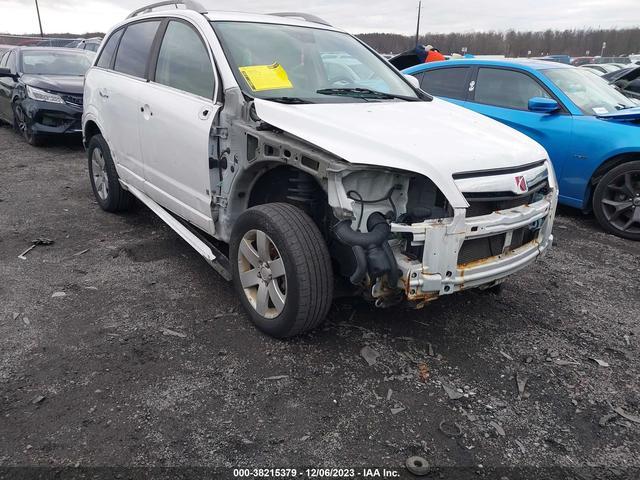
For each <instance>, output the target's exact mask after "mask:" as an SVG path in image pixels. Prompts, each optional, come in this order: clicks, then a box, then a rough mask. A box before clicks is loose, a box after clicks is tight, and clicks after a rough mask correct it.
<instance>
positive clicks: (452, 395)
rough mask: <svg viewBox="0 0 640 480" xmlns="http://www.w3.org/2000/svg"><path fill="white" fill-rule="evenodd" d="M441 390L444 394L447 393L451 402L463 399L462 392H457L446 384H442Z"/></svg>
mask: <svg viewBox="0 0 640 480" xmlns="http://www.w3.org/2000/svg"><path fill="white" fill-rule="evenodd" d="M442 388H443V389H444V391H445V392H447V395H448V396H449V398H450V399H451V400H458V399H460V398H462V397H464V394H463V393H462V392H459V391H458V390H457V389H456V388H454V387H453V386H451V385H449V384H448V383H445V382H442Z"/></svg>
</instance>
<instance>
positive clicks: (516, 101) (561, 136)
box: [466, 67, 573, 174]
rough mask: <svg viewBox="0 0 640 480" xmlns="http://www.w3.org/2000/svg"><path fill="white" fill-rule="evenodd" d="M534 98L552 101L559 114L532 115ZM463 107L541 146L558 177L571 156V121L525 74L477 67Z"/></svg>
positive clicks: (543, 87)
mask: <svg viewBox="0 0 640 480" xmlns="http://www.w3.org/2000/svg"><path fill="white" fill-rule="evenodd" d="M533 97H544V98H553V99H554V100H556V101H558V104H559V105H560V108H561V110H559V111H556V112H553V113H541V112H532V111H530V110H529V99H531V98H533ZM466 106H467V107H468V108H470V109H472V110H474V111H476V112H478V113H482V114H484V115H486V116H488V117H491V118H493V119H494V120H498V121H499V122H502V123H504V124H505V125H508V126H510V127H512V128H514V129H516V130H518V131H520V132H522V133H524V134H525V135H527V136H529V137H531V138H532V139H534V140H535V141H537V142H538V143H540V144H541V145H542V146H543V147H544V148H545V149H546V150H547V153H549V157H550V158H551V161H552V162H553V164H554V167H555V169H556V171H557V172H558V174H560V173H561V170H562V167H563V165H564V163H565V161H566V159H567V157H568V156H569V155H570V153H571V144H572V134H573V117H572V116H571V115H570V114H569V113H568V112H567V111H566V110H565V109H564V108H563V106H562V103H561V102H560V101H559V100H558V99H557V98H556V97H555V96H554V95H553V94H552V93H551V92H550V90H549V89H547V88H546V87H545V86H544V85H542V84H541V83H540V81H539V80H538V79H536V78H535V77H533V76H532V75H530V74H528V73H525V72H524V71H518V70H514V69H507V68H497V67H479V68H478V70H477V75H476V78H475V83H474V84H473V89H472V92H470V95H469V98H468V101H467V105H466Z"/></svg>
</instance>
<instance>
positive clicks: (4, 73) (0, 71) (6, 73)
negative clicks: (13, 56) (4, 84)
mask: <svg viewBox="0 0 640 480" xmlns="http://www.w3.org/2000/svg"><path fill="white" fill-rule="evenodd" d="M2 77H10V78H16V75H15V73H12V72H11V70H10V69H8V68H5V67H3V68H0V78H2Z"/></svg>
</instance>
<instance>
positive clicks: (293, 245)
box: [229, 203, 333, 338]
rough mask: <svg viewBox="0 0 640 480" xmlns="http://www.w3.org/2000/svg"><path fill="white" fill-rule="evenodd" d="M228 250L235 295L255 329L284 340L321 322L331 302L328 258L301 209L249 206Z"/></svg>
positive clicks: (313, 224) (330, 278) (283, 206)
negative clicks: (236, 294)
mask: <svg viewBox="0 0 640 480" xmlns="http://www.w3.org/2000/svg"><path fill="white" fill-rule="evenodd" d="M261 246H262V248H261ZM241 248H242V250H241ZM229 251H230V256H231V269H232V272H233V283H234V286H235V289H236V292H237V293H238V296H239V297H240V301H241V302H242V305H243V306H244V308H245V309H246V311H247V312H248V314H249V316H250V318H251V321H252V322H253V323H254V324H255V326H256V327H258V329H259V330H261V331H262V332H264V333H266V334H268V335H270V336H272V337H276V338H287V337H292V336H294V335H299V334H301V333H304V332H307V331H309V330H312V329H314V328H316V327H317V326H318V325H320V324H321V323H322V321H323V320H324V319H325V317H326V315H327V312H328V311H329V308H330V306H331V302H332V300H333V271H332V269H331V259H330V257H329V251H328V249H327V245H326V243H325V241H324V238H323V237H322V235H321V234H320V230H318V227H317V226H316V225H315V223H313V220H311V218H310V217H309V216H308V215H307V214H306V213H304V212H303V211H302V210H300V209H299V208H297V207H294V206H293V205H289V204H286V203H268V204H265V205H259V206H256V207H253V208H250V209H249V210H247V211H246V212H244V213H243V214H242V215H240V217H239V218H238V220H237V221H236V224H235V226H234V228H233V232H232V234H231V241H230V244H229ZM247 252H249V253H247ZM265 252H266V253H265ZM249 258H251V260H249ZM278 260H280V262H278ZM261 262H262V263H261ZM260 265H262V266H263V267H262V268H261V267H260ZM256 267H258V268H256ZM264 267H266V268H264ZM282 272H284V275H282ZM278 274H281V275H280V276H278ZM265 278H266V279H267V280H266V281H265ZM265 295H266V300H264V299H265ZM261 299H262V300H263V301H261Z"/></svg>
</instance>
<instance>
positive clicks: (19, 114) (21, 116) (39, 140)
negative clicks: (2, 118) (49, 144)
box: [13, 103, 44, 147]
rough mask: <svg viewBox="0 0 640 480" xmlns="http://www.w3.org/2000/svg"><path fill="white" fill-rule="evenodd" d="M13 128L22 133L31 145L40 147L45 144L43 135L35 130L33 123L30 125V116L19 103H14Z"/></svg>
mask: <svg viewBox="0 0 640 480" xmlns="http://www.w3.org/2000/svg"><path fill="white" fill-rule="evenodd" d="M13 128H14V129H15V130H16V132H18V133H19V134H20V135H22V137H23V138H24V139H25V140H26V141H27V143H28V144H29V145H33V146H34V147H40V146H42V145H43V144H44V138H43V137H42V135H38V134H36V133H34V132H33V129H32V128H31V125H29V118H28V117H27V114H26V112H25V111H24V109H23V108H22V105H20V104H19V103H15V104H14V105H13Z"/></svg>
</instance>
